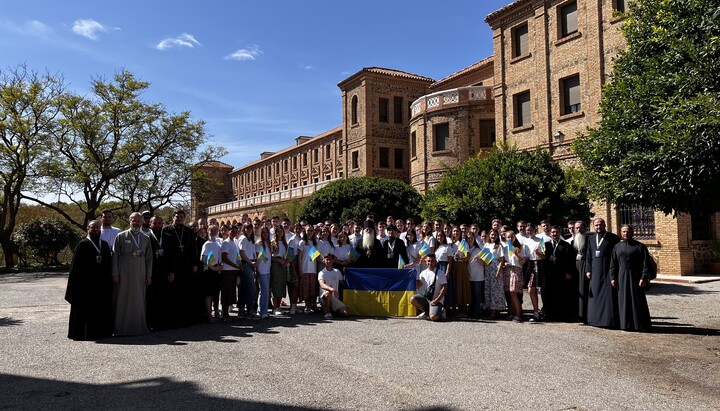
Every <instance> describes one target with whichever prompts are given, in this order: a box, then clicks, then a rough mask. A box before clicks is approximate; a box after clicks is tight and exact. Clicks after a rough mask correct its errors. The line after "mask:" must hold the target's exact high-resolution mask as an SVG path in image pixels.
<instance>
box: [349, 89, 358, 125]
mask: <svg viewBox="0 0 720 411" xmlns="http://www.w3.org/2000/svg"><path fill="white" fill-rule="evenodd" d="M357 111H358V98H357V96H353V98H352V102H351V103H350V119H351V123H352V124H357V122H358V116H357Z"/></svg>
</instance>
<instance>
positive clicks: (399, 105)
mask: <svg viewBox="0 0 720 411" xmlns="http://www.w3.org/2000/svg"><path fill="white" fill-rule="evenodd" d="M393 112H394V114H395V116H394V117H395V120H394V121H395V124H402V122H403V98H402V97H394V98H393Z"/></svg>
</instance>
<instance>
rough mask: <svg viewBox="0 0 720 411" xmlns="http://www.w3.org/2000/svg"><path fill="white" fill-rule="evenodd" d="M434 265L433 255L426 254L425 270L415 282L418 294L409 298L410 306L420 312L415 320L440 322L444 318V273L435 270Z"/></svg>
mask: <svg viewBox="0 0 720 411" xmlns="http://www.w3.org/2000/svg"><path fill="white" fill-rule="evenodd" d="M435 263H436V261H435V254H428V256H427V257H425V265H426V266H427V268H426V269H425V270H423V272H421V273H420V275H418V278H417V280H416V282H417V290H418V293H417V294H415V295H413V296H412V297H410V304H412V305H413V307H415V308H416V309H417V310H418V311H420V314H419V315H418V316H417V318H422V319H428V318H429V319H430V320H431V321H440V320H442V319H444V318H445V308H444V307H443V304H444V303H445V293H446V292H447V279H446V278H445V273H444V272H442V271H438V270H436V268H435ZM431 292H432V293H431ZM431 294H432V295H431ZM428 316H429V317H428Z"/></svg>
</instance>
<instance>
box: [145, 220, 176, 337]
mask: <svg viewBox="0 0 720 411" xmlns="http://www.w3.org/2000/svg"><path fill="white" fill-rule="evenodd" d="M147 234H148V237H150V244H151V246H152V251H153V266H152V283H151V284H150V286H149V287H148V290H147V311H148V312H147V320H148V327H150V329H151V330H163V329H167V328H172V327H174V326H176V324H177V323H178V320H177V314H176V312H175V310H174V307H173V296H172V295H173V294H172V293H173V287H174V286H175V284H174V276H170V263H169V259H168V256H167V255H166V253H165V249H166V247H167V245H168V244H169V243H171V242H172V240H171V239H169V237H170V236H169V234H167V233H163V219H162V217H160V216H154V217H152V218H151V219H150V228H149V230H148V232H147Z"/></svg>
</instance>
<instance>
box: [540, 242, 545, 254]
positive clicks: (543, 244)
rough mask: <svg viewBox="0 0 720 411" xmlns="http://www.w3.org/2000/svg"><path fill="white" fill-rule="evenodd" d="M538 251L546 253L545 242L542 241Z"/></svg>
mask: <svg viewBox="0 0 720 411" xmlns="http://www.w3.org/2000/svg"><path fill="white" fill-rule="evenodd" d="M538 250H540V252H541V253H545V241H544V240H542V239H541V240H540V244H538Z"/></svg>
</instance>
